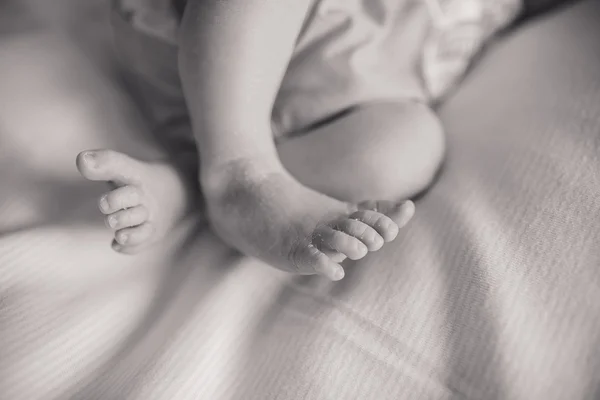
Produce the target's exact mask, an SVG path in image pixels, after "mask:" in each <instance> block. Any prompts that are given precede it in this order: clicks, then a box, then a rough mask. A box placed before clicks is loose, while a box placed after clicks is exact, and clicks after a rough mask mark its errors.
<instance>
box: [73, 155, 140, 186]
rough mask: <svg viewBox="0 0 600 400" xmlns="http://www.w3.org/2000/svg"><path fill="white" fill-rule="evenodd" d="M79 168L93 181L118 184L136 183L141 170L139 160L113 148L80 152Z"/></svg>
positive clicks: (77, 161) (77, 162) (82, 173)
mask: <svg viewBox="0 0 600 400" xmlns="http://www.w3.org/2000/svg"><path fill="white" fill-rule="evenodd" d="M76 164H77V169H79V172H80V173H81V175H83V176H84V177H85V178H86V179H89V180H92V181H113V182H115V183H117V185H118V186H123V185H127V184H130V183H135V182H136V181H137V177H138V176H139V172H140V168H141V167H140V164H139V162H138V161H137V160H135V159H133V158H131V157H129V156H128V155H126V154H123V153H119V152H117V151H112V150H88V151H84V152H81V153H79V155H78V156H77V160H76Z"/></svg>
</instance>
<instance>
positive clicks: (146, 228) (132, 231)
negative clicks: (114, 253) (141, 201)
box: [115, 222, 154, 246]
mask: <svg viewBox="0 0 600 400" xmlns="http://www.w3.org/2000/svg"><path fill="white" fill-rule="evenodd" d="M153 233H154V227H153V225H152V224H150V223H148V222H146V223H143V224H141V225H139V226H136V227H133V228H124V229H121V230H119V231H117V233H116V234H115V240H116V241H117V243H118V244H120V245H121V246H138V245H141V244H144V243H145V242H147V241H148V240H149V239H150V238H151V237H152V234H153Z"/></svg>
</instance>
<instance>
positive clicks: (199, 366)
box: [0, 0, 600, 400]
mask: <svg viewBox="0 0 600 400" xmlns="http://www.w3.org/2000/svg"><path fill="white" fill-rule="evenodd" d="M599 21H600V3H599V2H598V1H597V0H590V1H586V2H581V3H577V4H576V5H575V6H573V7H571V8H569V9H565V10H561V11H560V12H559V13H556V14H553V15H549V16H547V17H543V18H540V19H538V20H536V21H532V22H530V23H529V24H528V25H526V26H523V27H522V28H520V29H518V30H517V31H516V32H514V33H511V34H509V35H508V37H506V38H505V39H503V40H502V41H501V42H500V43H498V45H497V46H494V48H492V49H491V51H490V52H489V53H488V54H487V55H486V57H485V58H484V59H483V60H482V61H481V63H480V64H479V65H478V67H477V68H475V69H474V71H473V72H472V74H470V75H469V78H468V79H467V81H466V82H465V84H464V86H462V87H461V89H460V90H459V91H458V92H457V93H456V95H455V96H453V97H452V98H451V99H449V101H448V102H447V103H446V105H445V106H444V107H443V108H442V110H441V114H442V118H443V121H444V123H445V126H446V127H447V130H448V134H449V137H448V146H449V149H448V159H447V162H446V165H445V167H444V170H443V173H442V174H441V176H440V178H439V181H438V182H437V183H436V184H435V185H434V186H433V187H432V189H431V190H430V191H429V192H428V193H427V194H426V195H425V196H424V197H423V198H422V199H420V200H419V201H418V202H417V213H416V215H415V218H414V220H412V221H411V222H410V224H409V225H408V227H407V228H406V229H405V230H403V231H402V233H401V235H400V236H399V238H398V239H397V240H396V241H395V242H393V243H392V244H390V245H389V246H388V247H386V248H385V249H384V250H382V251H381V252H378V253H374V254H373V255H370V256H369V257H368V258H367V259H365V260H364V261H360V262H356V263H353V262H348V263H347V270H348V272H347V275H346V278H345V279H344V280H343V281H341V282H338V283H330V282H326V281H324V280H323V279H321V278H319V277H292V276H289V275H286V274H285V273H282V272H279V271H277V270H275V269H273V268H269V267H267V266H265V265H263V264H261V263H259V262H256V261H253V260H250V259H246V258H242V257H239V256H237V255H236V254H234V253H232V252H230V251H229V250H227V249H226V248H225V247H223V246H222V245H221V244H220V243H219V242H218V241H217V240H216V239H215V238H214V236H213V235H212V234H211V233H210V232H208V231H206V230H205V228H203V227H202V226H195V224H194V221H193V220H190V221H188V224H187V226H182V227H181V229H180V230H179V231H177V232H176V234H175V235H174V236H173V237H172V238H171V239H170V240H169V241H166V242H164V243H161V244H160V245H158V246H156V247H154V248H153V249H151V251H150V252H149V253H145V254H142V255H139V256H132V257H127V256H120V255H117V254H115V253H113V252H112V251H111V250H110V241H111V234H110V233H109V232H108V231H107V230H106V228H105V227H104V225H103V222H102V219H101V216H100V215H99V214H98V211H97V204H96V202H97V199H98V196H99V195H100V194H101V193H102V192H103V191H104V190H106V188H104V187H101V186H102V185H96V184H91V183H87V182H83V181H82V179H81V178H78V176H77V173H76V171H75V169H74V166H73V159H74V157H75V155H76V153H77V152H78V151H79V150H81V149H86V148H90V147H92V148H94V147H105V146H108V147H113V148H116V149H117V150H123V151H129V152H132V153H133V154H134V155H138V156H143V155H144V154H143V152H146V151H148V152H150V151H154V150H153V149H152V148H148V149H145V148H144V146H145V145H147V139H143V137H136V136H133V138H132V130H133V129H134V128H135V126H136V124H135V123H134V122H135V118H133V115H134V114H133V113H132V112H131V107H128V103H127V102H125V101H124V99H123V98H122V97H120V96H118V95H117V94H116V93H115V92H114V91H111V89H110V88H111V85H112V84H111V82H110V81H108V80H107V79H106V78H104V77H102V76H96V75H95V74H94V73H93V69H92V68H91V66H90V65H88V64H87V63H86V62H85V60H84V59H82V58H81V56H79V55H78V53H77V52H75V51H74V50H69V48H68V47H65V46H64V45H62V44H61V43H62V42H61V39H60V38H54V39H53V38H52V37H50V36H47V35H40V36H39V37H31V38H24V39H21V40H13V41H3V42H2V43H1V44H0V70H2V71H4V72H3V74H1V75H0V87H1V88H2V90H0V99H1V100H0V102H1V107H0V122H1V125H0V126H2V130H0V155H1V157H0V161H1V162H2V165H0V398H2V399H3V400H4V399H8V400H54V399H71V398H74V399H82V400H94V399H108V400H113V399H119V400H121V399H127V400H173V399H177V400H197V399H201V400H203V399H207V400H237V399H244V400H271V399H284V400H323V399H335V400H337V399H360V400H365V399H368V400H371V399H373V400H386V399H390V400H404V399H406V400H425V399H427V400H429V399H436V400H437V399H444V400H446V399H453V400H455V399H456V400H459V399H460V400H463V399H472V400H488V399H489V400H492V399H498V400H563V399H564V400H593V399H597V398H598V397H599V395H600V374H599V373H598V371H600V324H599V323H600V267H599V266H600V248H599V247H598V242H599V240H600V176H599V171H600V159H599V150H600V134H599V132H600V74H599V72H598V71H600V53H599V52H598V49H599V48H600V24H599V23H598V22H599ZM23 109H25V110H26V111H27V112H28V113H29V114H28V115H27V116H24V115H23ZM123 132H128V134H124V133H123ZM49 138H54V140H49Z"/></svg>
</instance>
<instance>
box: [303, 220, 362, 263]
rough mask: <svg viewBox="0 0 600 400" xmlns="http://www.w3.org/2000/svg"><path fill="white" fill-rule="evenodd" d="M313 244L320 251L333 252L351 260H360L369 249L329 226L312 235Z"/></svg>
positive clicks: (355, 239)
mask: <svg viewBox="0 0 600 400" xmlns="http://www.w3.org/2000/svg"><path fill="white" fill-rule="evenodd" d="M313 244H314V245H315V246H317V248H319V249H320V250H325V249H326V250H334V251H337V252H339V253H342V254H345V255H346V256H347V257H348V258H349V259H351V260H360V259H361V258H363V257H364V256H366V255H367V253H368V252H369V249H368V248H367V246H365V244H364V243H363V242H361V241H360V240H358V239H357V238H355V237H353V236H350V235H348V234H346V233H344V232H342V231H339V230H335V229H333V228H331V227H329V226H323V227H320V228H318V229H317V230H316V231H315V233H314V235H313Z"/></svg>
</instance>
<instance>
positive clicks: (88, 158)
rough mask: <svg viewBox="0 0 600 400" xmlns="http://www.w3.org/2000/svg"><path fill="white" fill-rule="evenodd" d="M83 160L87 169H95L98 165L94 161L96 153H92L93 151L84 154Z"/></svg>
mask: <svg viewBox="0 0 600 400" xmlns="http://www.w3.org/2000/svg"><path fill="white" fill-rule="evenodd" d="M83 160H84V161H85V163H86V165H87V166H88V167H91V168H96V166H97V165H98V162H97V160H96V153H94V152H93V151H89V152H87V153H85V154H84V155H83Z"/></svg>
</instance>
